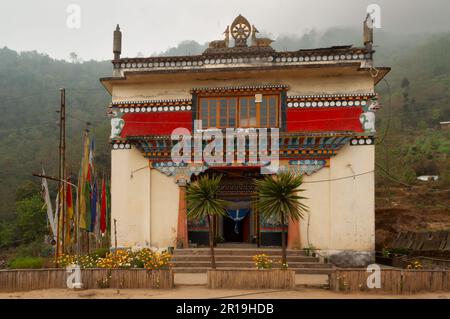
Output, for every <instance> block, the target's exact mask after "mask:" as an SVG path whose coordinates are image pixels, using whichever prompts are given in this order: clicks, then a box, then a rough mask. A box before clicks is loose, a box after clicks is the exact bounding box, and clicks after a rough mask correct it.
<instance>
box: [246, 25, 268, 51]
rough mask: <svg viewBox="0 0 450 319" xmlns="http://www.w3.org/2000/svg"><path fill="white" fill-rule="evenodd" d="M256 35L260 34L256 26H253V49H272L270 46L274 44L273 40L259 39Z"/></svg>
mask: <svg viewBox="0 0 450 319" xmlns="http://www.w3.org/2000/svg"><path fill="white" fill-rule="evenodd" d="M256 33H259V31H258V29H256V27H255V26H254V25H252V38H251V46H252V47H270V44H271V43H272V42H273V40H272V39H269V38H257V37H256Z"/></svg>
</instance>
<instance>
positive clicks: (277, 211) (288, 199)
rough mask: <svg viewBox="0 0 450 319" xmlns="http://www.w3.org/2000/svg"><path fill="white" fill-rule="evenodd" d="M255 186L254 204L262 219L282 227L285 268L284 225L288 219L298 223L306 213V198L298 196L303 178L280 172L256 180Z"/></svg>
mask: <svg viewBox="0 0 450 319" xmlns="http://www.w3.org/2000/svg"><path fill="white" fill-rule="evenodd" d="M255 184H256V189H257V197H256V203H257V207H258V209H259V211H260V213H261V214H262V216H263V217H265V218H271V219H274V220H276V221H278V222H279V223H280V224H281V225H282V231H281V248H282V260H281V262H282V264H283V266H286V265H287V262H286V259H287V258H286V234H285V225H286V224H287V223H288V221H289V218H290V219H292V220H295V221H298V220H300V219H302V218H303V214H304V213H305V212H307V211H308V207H307V206H306V205H305V204H303V200H305V199H306V197H302V196H300V195H299V194H298V193H299V192H302V191H304V189H300V187H301V186H302V184H303V176H302V175H296V174H294V173H292V172H282V173H280V174H278V175H267V176H265V177H264V178H263V179H260V180H256V181H255Z"/></svg>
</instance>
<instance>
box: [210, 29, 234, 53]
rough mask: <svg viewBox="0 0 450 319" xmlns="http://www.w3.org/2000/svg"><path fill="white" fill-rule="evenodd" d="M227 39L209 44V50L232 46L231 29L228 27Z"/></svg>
mask: <svg viewBox="0 0 450 319" xmlns="http://www.w3.org/2000/svg"><path fill="white" fill-rule="evenodd" d="M223 34H225V39H224V40H215V41H211V42H209V48H211V49H223V48H228V45H229V44H230V28H229V26H227V28H226V29H225V32H224V33H223Z"/></svg>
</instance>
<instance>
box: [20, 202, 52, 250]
mask: <svg viewBox="0 0 450 319" xmlns="http://www.w3.org/2000/svg"><path fill="white" fill-rule="evenodd" d="M16 207H17V208H16V210H17V220H16V226H17V232H18V234H19V235H20V237H19V238H18V239H19V241H20V242H33V241H36V240H43V239H44V234H46V233H47V224H46V212H45V208H44V202H43V200H42V198H41V196H39V195H32V196H31V197H29V198H25V199H23V200H21V201H18V202H17V204H16Z"/></svg>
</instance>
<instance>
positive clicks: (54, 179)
mask: <svg viewBox="0 0 450 319" xmlns="http://www.w3.org/2000/svg"><path fill="white" fill-rule="evenodd" d="M32 175H33V176H36V177H40V178H45V179H49V180H52V181H57V182H59V183H62V184H65V185H71V186H73V187H74V188H75V192H76V196H77V197H78V186H77V185H75V184H73V183H71V182H69V181H66V180H63V179H60V178H58V177H54V176H49V175H44V174H36V173H33V174H32ZM58 202H59V200H58ZM58 224H59V216H58ZM57 229H58V230H57V232H56V237H57V239H56V248H58V239H59V238H58V237H59V236H58V235H59V227H57ZM77 240H78V239H77ZM57 252H58V249H57V250H56V253H55V263H56V265H58V254H57Z"/></svg>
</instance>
